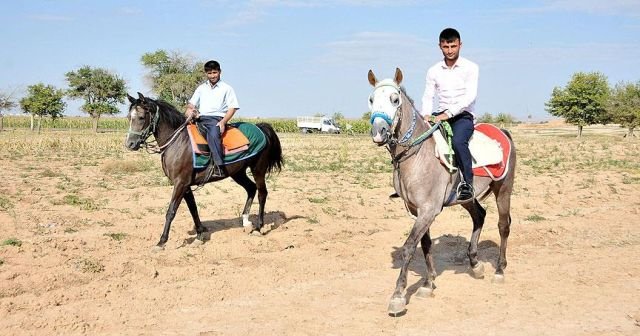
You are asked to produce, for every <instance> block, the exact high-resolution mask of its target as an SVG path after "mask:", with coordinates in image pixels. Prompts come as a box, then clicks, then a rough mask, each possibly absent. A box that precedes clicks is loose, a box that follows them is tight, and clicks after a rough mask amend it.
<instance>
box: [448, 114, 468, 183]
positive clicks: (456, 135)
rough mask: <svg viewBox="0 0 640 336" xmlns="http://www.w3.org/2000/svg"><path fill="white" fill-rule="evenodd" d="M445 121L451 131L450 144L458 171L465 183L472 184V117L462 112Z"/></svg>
mask: <svg viewBox="0 0 640 336" xmlns="http://www.w3.org/2000/svg"><path fill="white" fill-rule="evenodd" d="M447 121H448V122H449V124H450V125H451V130H452V131H453V138H452V139H451V142H452V145H453V151H454V152H455V156H456V163H457V164H458V169H460V172H461V173H462V177H463V178H464V180H465V182H467V183H469V184H473V170H472V168H471V160H472V159H471V151H469V140H470V139H471V136H472V135H473V115H471V113H469V112H462V113H460V114H458V115H456V116H454V117H453V118H451V119H449V120H447Z"/></svg>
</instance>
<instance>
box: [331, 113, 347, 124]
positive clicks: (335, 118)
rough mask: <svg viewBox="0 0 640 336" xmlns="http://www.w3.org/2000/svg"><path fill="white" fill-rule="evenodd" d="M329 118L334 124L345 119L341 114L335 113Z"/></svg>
mask: <svg viewBox="0 0 640 336" xmlns="http://www.w3.org/2000/svg"><path fill="white" fill-rule="evenodd" d="M331 118H333V120H335V121H336V122H338V121H343V120H344V119H345V118H344V114H342V112H335V113H334V114H333V115H332V116H331Z"/></svg>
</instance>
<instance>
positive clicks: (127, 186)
mask: <svg viewBox="0 0 640 336" xmlns="http://www.w3.org/2000/svg"><path fill="white" fill-rule="evenodd" d="M545 130H546V131H545ZM512 131H513V133H514V137H515V141H516V145H517V148H518V151H519V152H518V155H519V158H518V160H519V165H518V168H517V178H516V187H515V192H514V195H513V199H512V217H513V224H512V227H511V237H510V240H509V248H508V251H507V253H508V261H509V265H508V267H507V269H506V273H505V275H506V281H505V283H504V284H495V283H492V281H491V280H492V272H493V271H494V266H495V262H496V257H497V253H498V247H497V246H498V245H497V244H499V235H498V230H497V225H496V223H497V211H496V207H495V202H494V201H493V199H492V198H490V199H488V200H486V201H485V202H484V204H483V205H484V206H486V207H487V210H488V215H487V220H486V223H485V227H484V231H483V233H482V235H481V238H480V248H479V256H480V259H481V261H482V262H483V264H484V265H485V270H486V276H485V278H484V279H474V278H472V277H471V276H470V275H469V270H468V260H466V257H465V253H466V248H467V244H468V239H469V237H470V234H471V220H470V218H469V216H468V215H467V214H466V212H464V210H463V209H462V208H460V207H455V208H448V209H446V210H445V211H444V212H443V213H442V214H441V215H440V216H439V217H438V218H437V219H436V221H435V223H434V224H433V226H432V237H433V238H434V243H435V244H434V257H435V262H436V267H437V272H438V277H437V279H436V285H437V289H436V291H435V296H434V297H433V298H429V299H420V298H417V297H415V296H414V293H415V291H416V289H417V288H418V287H419V286H420V284H421V282H422V276H424V273H425V266H424V259H423V256H422V252H421V250H420V249H418V252H417V253H416V255H415V258H414V259H413V261H412V264H411V272H410V274H409V282H408V284H409V287H408V290H407V299H408V305H407V308H408V310H407V312H406V314H405V315H403V316H401V317H390V316H388V314H387V304H388V301H389V298H390V296H391V294H392V291H393V288H394V286H395V281H396V279H397V276H398V272H399V270H398V267H399V265H400V260H399V253H398V250H399V248H400V246H402V244H403V242H404V240H405V239H406V237H407V235H408V232H409V230H410V228H411V226H412V224H413V223H412V220H411V219H410V218H409V217H408V216H407V215H406V213H405V210H404V207H403V205H402V203H401V201H398V200H390V199H388V198H387V195H388V194H389V193H390V192H391V173H390V169H391V167H390V165H389V163H388V162H389V158H388V155H387V153H386V151H385V150H384V149H382V148H377V147H375V146H374V145H373V144H372V143H371V141H370V139H369V138H367V137H349V136H319V135H310V136H303V135H298V134H282V135H281V139H282V144H283V148H284V153H285V157H286V160H287V166H286V168H285V170H284V171H283V172H282V173H281V174H279V175H276V176H273V177H272V178H270V179H269V188H270V194H269V199H268V201H267V217H266V222H267V225H266V226H265V228H264V230H263V231H264V232H265V235H264V236H262V237H254V236H250V235H247V234H246V233H245V232H243V229H242V226H241V221H240V219H239V214H240V212H241V210H242V205H243V204H244V199H245V194H244V191H243V190H242V189H241V188H240V187H239V186H237V185H235V184H234V183H233V181H231V180H225V181H222V182H218V183H215V184H209V185H207V186H206V187H204V188H203V189H200V190H198V191H196V193H195V195H196V200H197V203H198V205H199V207H200V214H201V218H202V220H203V222H204V225H205V226H206V227H207V228H208V229H209V235H208V239H209V240H208V241H206V242H205V244H204V245H201V246H194V245H193V244H192V242H193V239H194V232H193V230H192V226H193V224H192V221H191V218H190V216H189V214H188V210H187V208H186V206H185V205H184V204H183V205H182V206H181V207H180V209H179V210H178V215H177V216H176V219H175V221H174V223H173V226H172V229H171V235H170V238H169V242H168V243H167V247H166V249H165V250H164V251H162V252H159V253H153V252H152V247H153V246H154V245H155V244H156V243H157V241H158V239H159V238H160V234H161V231H162V225H163V223H164V215H165V211H166V207H167V205H168V201H169V197H170V191H171V186H169V185H168V183H167V181H166V179H165V178H164V177H163V175H162V173H161V171H160V164H159V157H158V156H157V155H149V154H147V153H144V152H136V153H130V152H125V151H124V150H123V149H122V147H121V143H122V141H123V139H124V134H118V133H116V134H114V133H109V134H98V135H94V134H90V133H74V132H51V131H50V132H48V133H44V134H43V135H40V136H35V135H31V134H29V133H27V132H24V131H5V132H2V133H1V134H0V163H1V167H2V178H3V182H2V183H1V184H0V244H2V246H0V334H1V335H50V334H63V335H68V334H92V335H94V334H109V335H115V334H117V335H147V334H161V335H248V334H253V335H639V334H640V280H639V279H640V263H639V261H638V260H639V259H638V255H640V210H639V208H640V190H639V186H640V156H639V155H640V149H639V142H638V141H637V140H636V141H623V140H621V138H620V134H623V133H624V132H623V131H620V132H618V131H616V132H609V133H607V132H602V131H601V130H599V129H598V130H597V132H596V131H594V132H590V130H589V129H587V130H585V136H584V138H583V139H581V140H577V139H575V138H574V134H573V131H574V130H570V132H569V133H567V132H563V131H562V130H551V131H550V130H548V129H544V128H540V127H529V128H528V127H518V128H514V129H512ZM256 211H257V204H255V205H254V208H253V211H252V213H253V215H252V217H251V218H252V219H253V220H254V221H255V213H256Z"/></svg>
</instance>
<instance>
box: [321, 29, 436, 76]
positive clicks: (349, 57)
mask: <svg viewBox="0 0 640 336" xmlns="http://www.w3.org/2000/svg"><path fill="white" fill-rule="evenodd" d="M322 47H323V49H324V50H325V52H324V53H322V54H321V55H320V56H318V58H317V59H315V60H312V61H313V63H317V64H322V65H323V66H324V67H328V66H331V67H337V68H342V69H351V70H355V69H358V71H359V70H362V69H363V68H366V69H370V68H371V69H374V71H380V72H383V73H391V72H392V71H393V69H395V67H400V68H402V69H403V70H405V71H418V72H421V71H423V70H424V69H425V68H426V67H427V65H428V64H427V63H429V62H431V60H433V58H432V57H431V56H435V57H437V55H438V51H437V50H434V49H433V48H432V47H433V46H432V45H431V44H429V43H428V41H426V40H424V39H422V38H420V37H418V36H415V35H407V34H399V33H392V32H361V33H357V34H354V35H352V36H350V37H348V38H346V39H343V40H340V41H335V42H331V43H327V44H325V45H323V46H322ZM320 68H323V67H320Z"/></svg>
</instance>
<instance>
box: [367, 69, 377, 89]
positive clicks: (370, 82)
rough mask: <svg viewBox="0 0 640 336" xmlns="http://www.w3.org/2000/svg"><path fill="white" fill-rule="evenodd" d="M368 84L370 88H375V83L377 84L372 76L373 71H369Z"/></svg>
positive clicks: (374, 76)
mask: <svg viewBox="0 0 640 336" xmlns="http://www.w3.org/2000/svg"><path fill="white" fill-rule="evenodd" d="M368 77H369V84H371V86H376V83H378V80H377V79H376V75H374V74H373V71H371V69H369V75H368Z"/></svg>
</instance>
